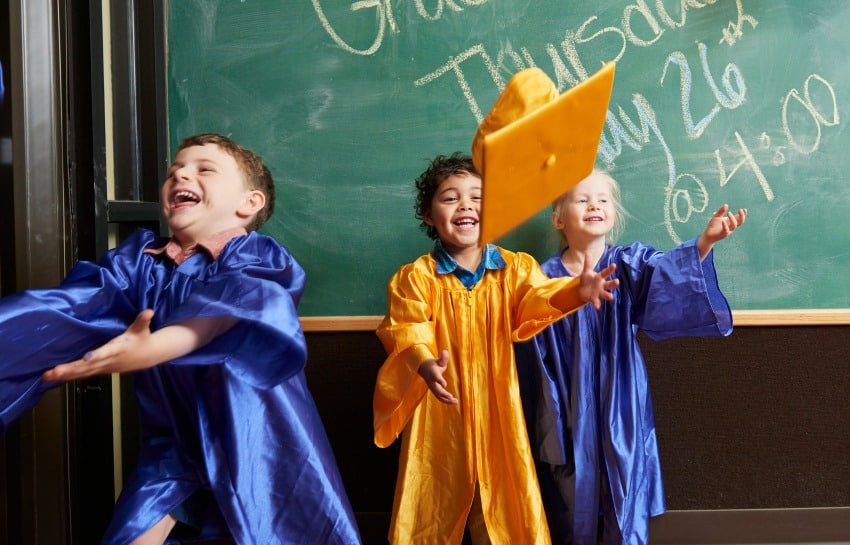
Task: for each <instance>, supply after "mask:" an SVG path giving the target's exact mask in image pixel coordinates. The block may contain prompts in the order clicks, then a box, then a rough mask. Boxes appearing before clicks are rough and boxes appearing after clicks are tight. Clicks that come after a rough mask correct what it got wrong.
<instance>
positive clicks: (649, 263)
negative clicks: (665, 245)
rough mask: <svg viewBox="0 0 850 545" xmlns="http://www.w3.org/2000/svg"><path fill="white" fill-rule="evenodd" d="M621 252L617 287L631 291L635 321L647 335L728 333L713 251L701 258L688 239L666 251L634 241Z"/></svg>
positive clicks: (728, 314)
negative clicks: (622, 284)
mask: <svg viewBox="0 0 850 545" xmlns="http://www.w3.org/2000/svg"><path fill="white" fill-rule="evenodd" d="M621 252H622V253H621V255H620V257H619V259H618V260H617V262H618V264H619V269H618V270H617V277H618V278H620V282H621V283H624V286H623V287H622V288H620V289H623V290H625V291H628V292H629V293H631V294H632V297H633V298H634V299H633V306H632V308H633V309H634V312H635V316H634V317H633V318H634V323H635V324H636V325H637V326H638V328H639V329H640V330H641V331H643V332H645V333H646V334H647V335H648V336H649V337H650V338H651V339H653V340H656V341H658V340H664V339H670V338H674V337H710V336H726V335H729V334H730V333H731V332H732V311H731V309H730V307H729V303H728V302H727V300H726V297H725V296H724V295H723V292H722V291H721V290H720V286H719V284H718V281H717V270H716V269H715V267H714V251H712V252H710V253H709V254H708V256H706V258H705V259H704V260H702V261H700V259H699V250H698V249H697V246H696V239H693V240H690V241H687V242H685V243H683V244H681V245H679V246H676V247H675V248H673V249H671V250H669V251H667V252H660V251H658V250H655V249H653V248H652V247H650V246H647V245H645V244H642V243H639V242H638V243H632V244H630V245H628V246H624V247H622V249H621Z"/></svg>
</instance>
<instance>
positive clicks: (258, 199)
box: [236, 189, 266, 218]
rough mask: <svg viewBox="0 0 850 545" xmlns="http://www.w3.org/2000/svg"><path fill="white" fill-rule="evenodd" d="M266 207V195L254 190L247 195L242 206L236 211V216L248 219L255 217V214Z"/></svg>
mask: <svg viewBox="0 0 850 545" xmlns="http://www.w3.org/2000/svg"><path fill="white" fill-rule="evenodd" d="M265 205H266V195H265V194H264V193H263V192H262V191H260V190H258V189H254V190H252V191H250V192H249V193H248V195H247V196H246V197H245V200H244V201H242V206H240V207H239V208H237V209H236V215H238V216H239V217H241V218H250V217H252V216H256V215H257V213H258V212H259V211H260V210H262V209H263V207H264V206H265Z"/></svg>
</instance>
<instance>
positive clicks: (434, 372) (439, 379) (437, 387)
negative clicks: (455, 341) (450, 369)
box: [419, 350, 458, 405]
mask: <svg viewBox="0 0 850 545" xmlns="http://www.w3.org/2000/svg"><path fill="white" fill-rule="evenodd" d="M448 363H449V351H448V350H443V352H442V353H441V354H440V358H439V359H436V360H425V361H423V362H422V363H421V364H420V365H419V375H420V376H421V377H422V378H423V379H425V384H427V385H428V389H430V390H431V393H433V394H434V396H435V397H436V398H437V399H439V400H440V401H442V402H443V403H448V404H450V405H456V404H457V403H458V400H457V398H456V397H455V396H453V395H452V394H451V393H449V391H448V390H446V386H447V385H448V383H447V382H446V379H444V378H443V373H445V372H446V366H448Z"/></svg>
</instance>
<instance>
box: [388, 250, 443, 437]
mask: <svg viewBox="0 0 850 545" xmlns="http://www.w3.org/2000/svg"><path fill="white" fill-rule="evenodd" d="M420 265H421V264H419V262H417V263H413V264H409V265H405V266H404V267H402V268H401V269H399V270H398V272H396V274H395V275H393V277H392V278H391V279H390V282H389V284H388V285H387V307H388V311H387V314H386V316H385V317H384V319H383V321H382V322H381V324H380V325H379V326H378V330H377V335H378V338H379V339H380V340H381V342H382V343H383V345H384V349H385V350H386V351H387V354H389V355H388V357H387V359H386V360H385V361H384V364H383V365H382V366H381V368H380V369H379V370H378V378H377V382H376V385H375V395H374V397H373V400H372V409H373V426H374V431H375V444H376V445H377V446H379V447H382V448H383V447H387V446H389V445H390V444H392V442H393V441H395V439H396V438H397V437H398V436H399V434H400V433H401V431H402V430H403V429H404V427H405V425H407V422H408V420H410V417H411V415H412V414H413V411H414V410H415V409H416V407H417V405H419V402H420V401H421V400H422V398H423V397H424V396H425V394H426V393H427V392H428V386H427V385H426V384H425V381H424V380H422V378H421V377H420V376H419V374H418V369H419V364H421V363H422V362H423V361H424V360H426V359H430V358H435V357H436V354H437V346H436V334H435V329H434V320H433V313H432V309H431V306H432V305H431V301H432V296H431V291H432V289H433V286H432V285H431V283H430V282H428V280H427V278H426V276H425V275H424V274H423V273H424V271H422V270H421V266H420Z"/></svg>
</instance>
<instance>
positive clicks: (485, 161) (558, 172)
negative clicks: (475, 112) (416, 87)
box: [472, 62, 614, 244]
mask: <svg viewBox="0 0 850 545" xmlns="http://www.w3.org/2000/svg"><path fill="white" fill-rule="evenodd" d="M613 86H614V63H613V62H609V63H606V64H605V65H604V66H603V67H602V68H601V69H600V70H599V71H598V72H597V73H596V74H594V75H593V76H591V77H590V78H588V79H586V80H585V81H583V82H581V83H579V84H578V85H576V86H575V87H573V88H572V89H569V90H568V91H566V92H564V93H563V94H561V95H560V96H559V95H558V89H557V87H556V86H555V84H554V83H553V82H552V80H551V79H549V77H548V76H547V75H546V73H545V72H543V71H542V70H540V69H539V68H527V69H525V70H522V71H520V72H517V73H516V74H514V75H513V77H511V79H510V81H508V84H507V85H506V86H505V89H504V90H503V91H502V94H501V95H500V96H499V98H498V99H497V100H496V103H495V104H494V105H493V108H492V109H491V110H490V113H488V114H487V117H485V118H484V120H483V121H482V122H481V124H480V125H479V126H478V131H477V132H476V133H475V138H473V140H472V161H473V163H475V167H476V168H477V169H478V171H479V172H481V176H482V178H483V182H482V183H483V189H482V193H483V194H482V203H481V235H480V240H481V244H486V243H488V242H492V241H493V240H495V239H497V238H498V237H500V236H502V235H504V234H505V233H507V232H508V231H510V230H511V229H513V228H514V227H516V226H517V225H519V224H520V223H522V222H523V221H525V220H527V219H528V218H530V217H531V216H533V215H534V214H536V213H537V212H538V211H539V210H540V209H542V208H543V207H545V206H546V205H547V204H549V203H551V202H552V201H554V200H555V199H556V198H557V197H559V196H560V195H562V194H564V193H566V192H567V191H569V190H570V188H572V187H573V186H574V185H575V184H577V183H578V182H580V181H581V180H582V179H584V178H585V177H587V176H588V175H589V174H590V173H591V171H592V170H593V164H594V162H595V160H596V152H597V148H598V147H599V139H600V138H601V136H602V128H603V126H604V124H605V115H606V112H607V111H608V101H609V99H610V98H611V89H612V87H613Z"/></svg>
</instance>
